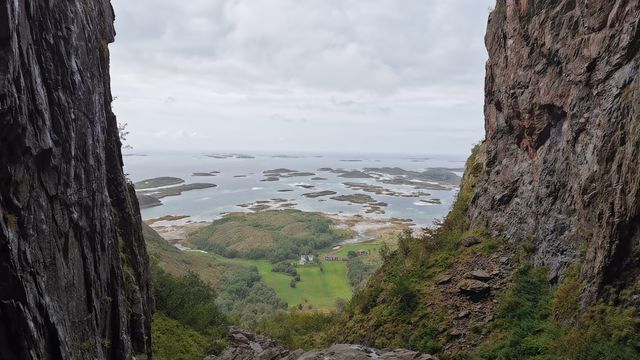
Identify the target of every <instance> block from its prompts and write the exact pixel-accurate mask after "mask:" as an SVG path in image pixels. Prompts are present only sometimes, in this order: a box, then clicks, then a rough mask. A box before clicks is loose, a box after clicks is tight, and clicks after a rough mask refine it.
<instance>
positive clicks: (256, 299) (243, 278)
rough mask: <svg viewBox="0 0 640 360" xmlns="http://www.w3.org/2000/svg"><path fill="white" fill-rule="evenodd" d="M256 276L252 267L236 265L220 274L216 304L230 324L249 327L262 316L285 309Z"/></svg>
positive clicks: (256, 272) (256, 270)
mask: <svg viewBox="0 0 640 360" xmlns="http://www.w3.org/2000/svg"><path fill="white" fill-rule="evenodd" d="M260 279H261V278H260V274H259V273H258V269H257V268H256V267H238V268H236V269H234V270H232V271H228V272H226V273H225V274H224V275H223V276H222V286H221V289H222V290H221V292H220V295H219V296H218V298H217V300H216V304H217V305H218V306H219V307H220V310H221V311H222V312H223V313H224V314H226V315H227V317H229V319H230V320H231V321H232V322H233V323H235V324H238V325H241V326H245V327H248V328H251V327H252V326H254V325H255V324H256V323H257V322H259V321H260V319H262V318H263V317H265V316H270V315H272V314H273V313H275V312H276V311H278V310H281V309H286V308H287V303H285V302H283V301H282V300H280V298H279V297H278V295H277V294H276V292H275V290H273V289H272V288H270V287H268V286H267V285H265V284H263V283H262V282H261V281H260Z"/></svg>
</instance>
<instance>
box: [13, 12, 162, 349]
mask: <svg viewBox="0 0 640 360" xmlns="http://www.w3.org/2000/svg"><path fill="white" fill-rule="evenodd" d="M113 20H114V15H113V10H112V8H111V5H110V3H109V1H108V0H96V1H80V2H75V1H26V0H14V1H6V0H4V1H0V289H1V291H0V358H1V359H107V358H108V359H126V358H132V357H133V356H135V355H136V354H146V355H149V353H150V319H151V313H150V311H151V308H152V306H151V305H152V304H151V301H152V300H151V297H150V292H149V288H148V274H147V272H148V257H147V253H146V250H145V246H144V240H143V237H142V233H141V227H140V215H139V209H138V204H137V201H136V198H135V196H134V194H133V190H132V189H131V188H130V187H129V186H128V185H127V182H126V179H125V177H124V174H123V171H122V159H121V154H120V145H121V144H120V140H119V138H118V130H117V123H116V119H115V116H114V115H113V113H112V111H111V101H112V98H111V90H110V85H109V81H110V79H109V50H108V44H109V43H110V42H112V41H113V39H114V35H115V33H114V29H113ZM142 357H143V356H142Z"/></svg>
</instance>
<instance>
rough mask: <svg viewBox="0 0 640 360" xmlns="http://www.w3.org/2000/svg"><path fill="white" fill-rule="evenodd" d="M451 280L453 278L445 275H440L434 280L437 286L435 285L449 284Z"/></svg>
mask: <svg viewBox="0 0 640 360" xmlns="http://www.w3.org/2000/svg"><path fill="white" fill-rule="evenodd" d="M452 278H453V277H452V276H451V275H447V274H445V275H442V276H440V277H439V278H437V279H436V284H437V285H444V284H448V283H450V282H451V279H452Z"/></svg>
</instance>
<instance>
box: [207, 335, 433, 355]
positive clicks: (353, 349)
mask: <svg viewBox="0 0 640 360" xmlns="http://www.w3.org/2000/svg"><path fill="white" fill-rule="evenodd" d="M368 359H381V360H382V359H385V360H437V358H436V357H434V356H431V355H427V354H419V353H417V352H415V351H409V350H403V349H396V350H377V349H372V348H368V347H365V346H360V345H349V344H336V345H333V346H331V347H329V348H328V349H325V350H315V351H309V352H305V351H304V350H295V351H290V350H287V349H285V348H283V347H281V346H279V345H278V344H277V343H276V342H275V341H273V340H271V339H269V338H268V337H266V336H262V335H256V334H253V333H250V332H247V331H244V330H241V329H232V331H231V334H230V336H229V347H228V348H227V349H226V350H225V351H224V352H223V353H222V354H221V355H220V356H209V357H207V358H206V359H205V360H368Z"/></svg>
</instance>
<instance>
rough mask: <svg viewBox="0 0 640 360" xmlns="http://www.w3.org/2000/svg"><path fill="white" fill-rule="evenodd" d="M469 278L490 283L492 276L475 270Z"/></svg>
mask: <svg viewBox="0 0 640 360" xmlns="http://www.w3.org/2000/svg"><path fill="white" fill-rule="evenodd" d="M469 277H470V278H471V279H476V280H480V281H489V280H491V275H489V274H487V272H485V271H482V270H474V271H472V272H470V273H469Z"/></svg>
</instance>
